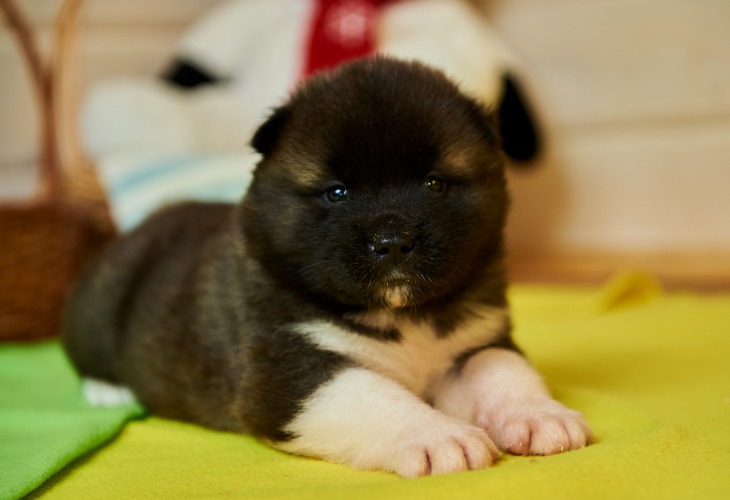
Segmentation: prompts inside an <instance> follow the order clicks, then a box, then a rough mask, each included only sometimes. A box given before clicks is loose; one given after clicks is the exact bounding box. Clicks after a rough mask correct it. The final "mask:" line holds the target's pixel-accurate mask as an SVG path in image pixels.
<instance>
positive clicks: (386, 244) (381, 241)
mask: <svg viewBox="0 0 730 500" xmlns="http://www.w3.org/2000/svg"><path fill="white" fill-rule="evenodd" d="M414 248H415V241H414V240H413V236H411V234H410V233H406V232H398V231H385V232H380V233H378V234H376V235H375V236H374V237H373V238H372V240H371V241H370V243H369V244H368V250H369V251H370V254H371V255H372V256H373V258H375V259H376V260H377V261H378V262H380V263H381V264H385V265H390V266H397V265H398V264H400V263H401V262H403V261H404V260H406V259H408V258H410V256H411V254H412V252H413V249H414Z"/></svg>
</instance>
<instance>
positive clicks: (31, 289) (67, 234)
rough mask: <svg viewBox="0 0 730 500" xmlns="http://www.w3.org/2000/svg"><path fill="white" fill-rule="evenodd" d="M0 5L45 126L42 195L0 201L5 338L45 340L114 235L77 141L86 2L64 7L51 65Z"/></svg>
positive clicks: (1, 330) (0, 327) (1, 336)
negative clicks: (76, 283) (85, 269)
mask: <svg viewBox="0 0 730 500" xmlns="http://www.w3.org/2000/svg"><path fill="white" fill-rule="evenodd" d="M0 7H1V8H2V11H3V12H4V13H5V16H6V18H7V20H8V24H9V26H10V27H11V29H12V30H13V32H14V33H15V35H16V37H17V39H18V42H19V47H20V49H21V52H22V54H23V56H24V59H25V61H26V63H27V65H28V68H29V74H30V81H31V83H32V85H33V87H34V90H35V97H36V101H37V103H38V108H39V111H40V124H41V130H40V134H39V137H40V147H39V167H40V168H39V179H38V191H37V194H36V195H34V196H33V198H32V199H29V200H22V201H15V202H9V201H0V340H29V339H39V338H44V337H50V336H53V335H55V334H57V333H58V330H59V322H60V316H61V310H62V307H63V302H64V298H65V294H66V292H67V290H68V288H69V285H70V284H71V283H72V281H73V280H74V278H75V277H76V275H77V274H78V272H79V271H80V269H81V268H82V266H83V265H84V264H85V263H86V262H87V261H88V260H89V259H90V258H91V257H93V255H94V254H96V252H98V251H99V250H100V249H101V248H102V247H103V246H104V244H105V243H106V242H108V241H109V240H110V239H111V238H113V237H114V235H115V233H116V231H115V227H114V224H113V221H112V218H111V215H110V210H109V204H108V200H107V197H106V194H105V192H104V190H103V188H102V187H101V184H100V182H99V180H98V177H97V175H96V171H95V169H94V168H93V166H92V164H91V163H90V162H89V161H88V159H87V158H86V157H85V156H84V154H83V153H82V148H81V146H80V140H79V137H78V121H77V110H78V99H77V93H76V92H77V91H78V89H79V86H78V85H77V83H78V82H77V81H76V80H77V77H78V71H77V67H76V64H77V60H76V59H77V58H76V57H75V55H76V50H75V49H76V47H75V45H76V39H77V34H78V31H79V17H80V11H81V7H82V1H81V0H67V1H66V2H65V3H64V4H63V6H62V8H61V11H60V12H59V16H58V19H57V21H56V24H55V28H54V36H53V45H52V51H51V57H50V63H49V64H47V65H45V66H44V65H43V64H42V63H41V58H40V56H39V52H38V50H37V47H36V45H35V43H34V40H33V37H32V33H31V32H30V29H29V25H28V23H27V22H26V21H25V18H24V16H23V15H22V12H20V11H19V10H18V8H17V6H16V5H15V4H14V3H13V1H12V0H0Z"/></svg>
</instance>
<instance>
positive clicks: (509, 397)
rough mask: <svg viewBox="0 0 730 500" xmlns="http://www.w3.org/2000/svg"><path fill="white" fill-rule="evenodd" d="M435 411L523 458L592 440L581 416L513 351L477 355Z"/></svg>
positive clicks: (440, 396)
mask: <svg viewBox="0 0 730 500" xmlns="http://www.w3.org/2000/svg"><path fill="white" fill-rule="evenodd" d="M434 406H435V407H436V408H438V409H440V410H442V411H443V412H445V413H447V414H449V415H453V416H457V417H460V418H463V419H465V420H467V421H470V422H473V423H474V424H475V425H477V426H479V427H481V428H482V429H484V430H486V431H487V433H488V434H489V435H490V436H491V437H492V438H493V439H494V440H495V441H496V443H497V445H498V446H499V447H500V448H502V449H504V450H507V451H510V452H512V453H516V454H520V455H528V454H531V455H550V454H553V453H559V452H561V451H567V450H573V449H576V448H580V447H582V446H585V445H586V444H587V443H589V442H590V440H591V433H590V430H589V428H588V426H587V425H586V424H585V422H584V421H583V419H582V417H581V415H580V414H579V413H578V412H576V411H574V410H570V409H568V408H566V407H565V406H563V405H562V404H560V403H558V402H557V401H555V400H553V399H552V398H551V397H550V394H549V392H548V390H547V388H546V387H545V385H544V384H543V382H542V380H541V379H540V376H539V375H538V374H537V373H536V372H535V370H534V369H533V368H532V367H531V366H530V365H529V363H528V362H527V361H526V360H525V358H524V357H522V356H521V355H520V354H518V353H516V352H514V351H510V350H507V349H501V348H488V349H485V350H483V351H480V352H478V353H477V354H475V355H474V356H473V357H472V358H471V359H469V361H468V362H467V363H466V365H465V366H464V367H463V369H462V370H461V371H460V372H459V373H456V374H452V375H450V376H449V378H448V379H447V380H445V381H444V384H443V386H442V387H441V388H440V389H439V391H438V393H437V395H436V398H435V401H434Z"/></svg>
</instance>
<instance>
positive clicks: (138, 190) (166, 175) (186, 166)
mask: <svg viewBox="0 0 730 500" xmlns="http://www.w3.org/2000/svg"><path fill="white" fill-rule="evenodd" d="M258 159H259V156H258V155H257V154H256V153H253V152H249V151H241V152H234V153H210V154H204V153H167V154H165V153H137V154H125V155H116V156H114V157H107V158H104V159H103V160H101V161H100V162H99V173H100V176H101V179H102V182H103V183H104V185H105V187H106V189H107V192H108V194H109V198H110V203H111V208H112V213H113V214H114V217H115V219H116V222H117V224H118V226H119V228H120V230H122V231H126V230H129V229H131V228H132V227H134V226H136V225H137V224H139V223H140V222H141V221H142V220H143V219H144V218H145V217H146V216H147V215H149V214H150V213H151V212H152V211H154V210H155V209H157V208H159V207H160V206H162V205H167V204H170V203H174V202H177V201H183V200H202V201H232V202H235V201H238V200H240V199H241V197H242V196H243V194H244V193H245V191H246V188H247V187H248V184H249V183H250V182H251V177H252V173H253V168H254V166H255V164H256V162H257V161H258Z"/></svg>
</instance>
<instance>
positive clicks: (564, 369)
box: [38, 274, 730, 500]
mask: <svg viewBox="0 0 730 500" xmlns="http://www.w3.org/2000/svg"><path fill="white" fill-rule="evenodd" d="M511 301H512V306H513V312H514V320H515V325H516V330H515V335H516V339H517V340H518V342H519V343H520V344H521V345H522V346H523V347H524V350H525V351H526V353H527V354H528V355H529V356H530V358H531V359H532V360H533V362H534V364H535V365H536V366H537V367H538V368H539V369H540V371H541V372H542V373H543V374H544V376H545V378H546V380H547V382H548V385H549V386H550V387H551V388H552V389H553V391H554V393H555V395H556V396H557V397H558V398H559V399H560V400H562V401H564V402H565V403H567V404H568V405H570V406H573V407H575V408H577V409H579V410H581V411H582V412H583V413H584V415H585V416H586V418H587V420H588V422H589V423H590V424H591V426H592V427H593V430H594V432H595V437H596V442H595V444H593V445H591V446H589V447H587V448H585V449H582V450H579V451H575V452H570V453H565V454H561V455H556V456H551V457H513V456H506V457H504V458H503V459H502V460H500V461H499V462H498V463H497V464H496V465H495V466H494V467H492V468H490V469H487V470H484V471H477V472H468V473H461V474H454V475H450V476H440V477H428V478H422V479H417V480H403V479H399V478H397V477H395V476H393V475H389V474H385V473H377V472H358V471H353V470H350V469H349V468H348V467H345V466H342V465H336V464H330V463H325V462H322V461H319V460H314V459H306V458H299V457H292V456H287V455H285V454H283V453H279V452H277V451H274V450H272V449H270V448H268V447H266V446H265V445H263V444H261V443H258V442H257V441H255V440H254V439H251V438H249V437H245V436H237V435H231V434H225V433H217V432H211V431H208V430H204V429H200V428H197V427H194V426H189V425H185V424H180V423H176V422H170V421H165V420H160V419H154V418H153V419H148V420H144V421H135V422H132V423H130V424H129V425H128V426H127V427H126V429H125V430H124V431H123V432H122V434H121V436H120V437H119V438H118V439H116V440H115V441H114V442H113V443H112V444H111V445H109V446H107V447H105V448H102V449H101V450H99V451H98V452H97V453H95V454H94V455H92V456H90V457H88V458H86V459H83V460H81V461H79V462H77V463H75V464H74V465H73V466H71V467H69V468H68V469H67V470H66V471H65V472H63V473H62V474H61V475H59V476H58V477H56V478H54V479H52V480H51V481H50V482H49V483H48V484H46V485H45V486H44V487H43V488H41V490H40V491H39V492H38V493H39V494H42V495H44V496H47V497H48V498H59V499H61V498H63V499H65V498H68V499H77V498H183V497H220V496H224V497H234V498H262V499H263V498H265V499H278V498H280V499H289V498H291V499H306V498H317V499H328V498H346V499H356V498H376V499H379V500H381V499H386V498H418V499H436V498H444V499H446V498H449V499H450V498H467V497H469V498H489V499H499V498H540V499H546V498H560V499H564V498H581V499H585V498H588V499H591V500H595V499H600V498H611V499H616V498H662V499H664V498H717V499H727V498H730V295H720V296H718V295H715V296H700V295H695V294H690V293H686V294H685V293H672V294H666V293H662V292H661V291H660V289H659V287H658V286H657V285H656V283H655V282H654V281H653V280H651V279H649V278H647V277H645V276H642V275H640V274H628V275H624V276H621V277H619V278H617V279H616V280H614V281H613V282H612V283H610V284H608V285H607V286H606V287H603V288H602V289H579V288H559V287H552V286H551V287H540V286H515V287H513V289H512V291H511ZM384 418H387V415H384Z"/></svg>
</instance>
